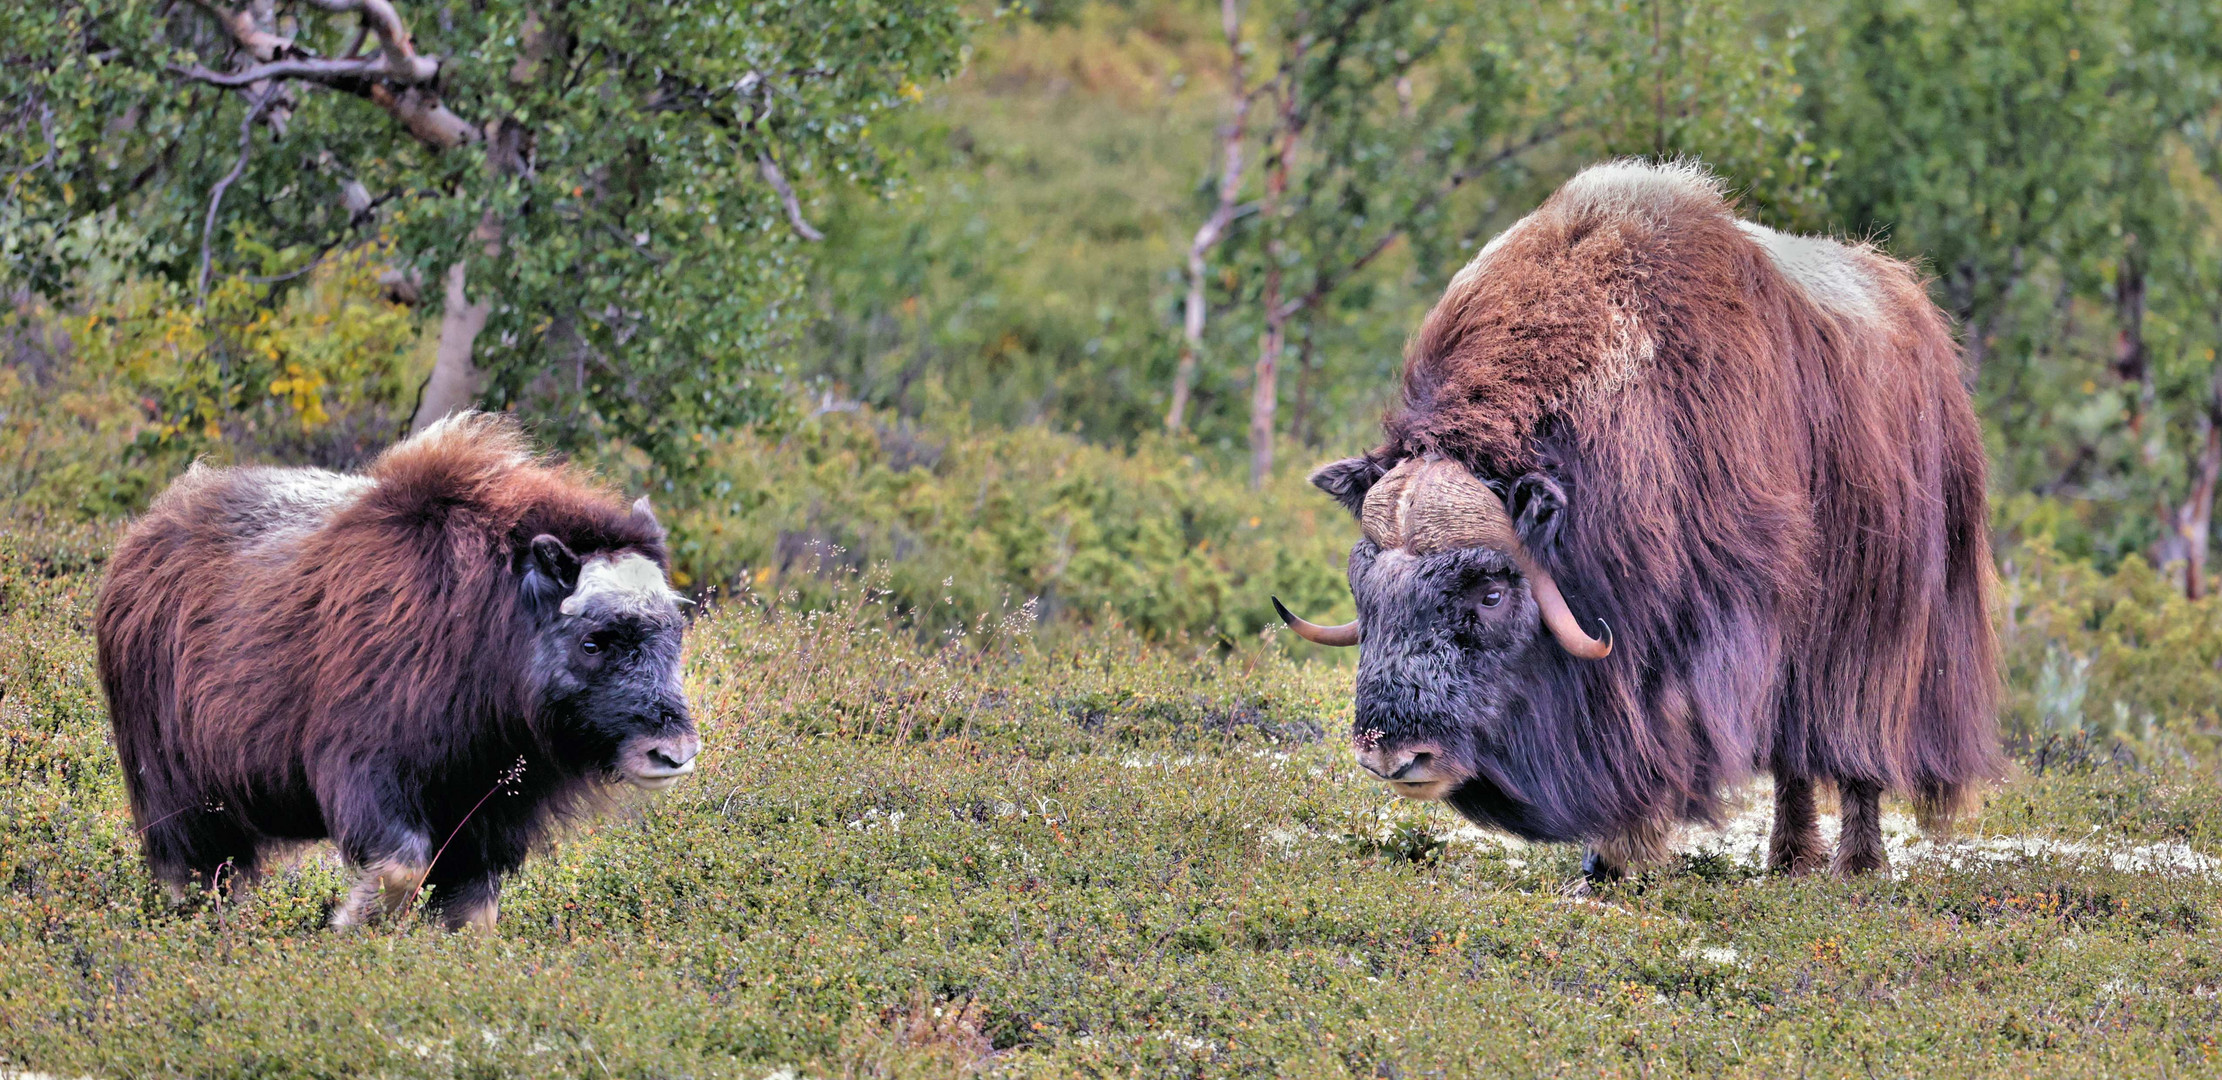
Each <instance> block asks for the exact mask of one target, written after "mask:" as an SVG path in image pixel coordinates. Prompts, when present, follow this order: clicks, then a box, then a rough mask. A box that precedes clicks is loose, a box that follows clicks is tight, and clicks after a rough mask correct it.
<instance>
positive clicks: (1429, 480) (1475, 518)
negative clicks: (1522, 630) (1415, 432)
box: [1359, 454, 1612, 660]
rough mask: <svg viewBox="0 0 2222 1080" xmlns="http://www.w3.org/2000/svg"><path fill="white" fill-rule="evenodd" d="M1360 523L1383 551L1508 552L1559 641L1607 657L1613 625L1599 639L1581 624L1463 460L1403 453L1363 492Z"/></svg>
mask: <svg viewBox="0 0 2222 1080" xmlns="http://www.w3.org/2000/svg"><path fill="white" fill-rule="evenodd" d="M1359 527H1360V528H1361V529H1362V530H1363V531H1364V532H1365V534H1366V537H1367V539H1370V540H1372V541H1373V542H1374V543H1375V544H1378V545H1380V546H1381V547H1382V549H1384V550H1387V549H1391V548H1403V549H1404V550H1406V551H1409V552H1411V553H1412V554H1414V555H1432V554H1435V553H1436V552H1439V551H1454V550H1457V549H1460V548H1473V547H1487V548H1494V549H1496V550H1498V551H1502V552H1504V553H1506V554H1508V555H1510V556H1512V561H1513V563H1514V564H1516V565H1517V566H1519V568H1520V573H1521V575H1522V576H1524V577H1526V578H1527V579H1528V587H1529V590H1530V591H1531V592H1533V593H1534V595H1535V606H1536V607H1537V608H1539V609H1540V610H1541V612H1542V615H1543V625H1544V626H1546V627H1548V628H1550V631H1551V636H1552V637H1555V638H1557V639H1558V643H1559V645H1560V646H1562V647H1563V648H1565V649H1566V651H1567V652H1569V653H1572V654H1574V655H1575V656H1579V657H1581V658H1582V659H1584V660H1602V659H1604V658H1605V657H1606V656H1609V655H1611V653H1612V628H1611V627H1609V626H1608V627H1606V628H1605V636H1604V637H1603V638H1602V639H1599V638H1593V637H1590V636H1589V635H1588V634H1587V633H1585V632H1584V631H1583V630H1582V624H1581V623H1580V622H1579V621H1577V620H1576V619H1575V618H1574V612H1573V610H1572V609H1571V608H1568V607H1567V606H1566V596H1565V594H1563V593H1561V592H1559V588H1558V582H1556V581H1553V580H1552V579H1551V575H1550V574H1549V573H1548V572H1546V571H1545V570H1544V569H1543V567H1542V566H1540V565H1539V564H1537V563H1536V561H1535V557H1534V556H1533V555H1531V554H1529V553H1528V547H1527V544H1526V543H1525V542H1523V541H1522V540H1521V539H1520V533H1519V531H1518V530H1517V529H1515V528H1513V525H1512V517H1511V515H1510V514H1508V513H1506V512H1505V507H1504V500H1502V499H1500V498H1498V497H1497V493H1496V492H1495V491H1493V490H1491V489H1490V487H1489V485H1487V484H1484V483H1482V482H1481V480H1480V479H1479V478H1477V477H1475V476H1474V474H1473V473H1471V472H1468V471H1467V469H1466V467H1465V466H1464V465H1461V464H1459V463H1458V462H1456V461H1453V460H1451V459H1449V458H1446V457H1441V456H1439V455H1435V454H1429V455H1426V456H1425V457H1417V458H1408V459H1406V460H1405V461H1404V462H1403V463H1402V464H1400V465H1398V466H1397V467H1396V468H1394V469H1391V470H1389V472H1388V474H1387V475H1385V476H1383V477H1382V478H1381V479H1380V480H1379V481H1376V482H1375V483H1374V485H1373V487H1372V489H1371V490H1369V491H1368V492H1367V493H1366V503H1365V507H1364V509H1363V510H1362V511H1361V512H1360V513H1359Z"/></svg>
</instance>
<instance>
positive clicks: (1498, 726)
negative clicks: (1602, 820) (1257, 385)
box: [1274, 455, 1612, 819]
mask: <svg viewBox="0 0 2222 1080" xmlns="http://www.w3.org/2000/svg"><path fill="white" fill-rule="evenodd" d="M1312 482H1313V483H1314V484H1316V485H1318V486H1319V487H1320V488H1322V489H1324V490H1325V491H1327V492H1328V493H1329V494H1331V495H1334V496H1335V497H1336V498H1337V499H1339V500H1341V501H1342V503H1343V504H1344V505H1345V506H1347V507H1349V508H1350V510H1351V511H1352V512H1354V513H1356V514H1357V515H1358V522H1359V527H1360V531H1361V532H1363V533H1364V536H1363V538H1361V539H1360V540H1359V541H1358V542H1357V543H1356V544H1355V545H1353V546H1352V547H1351V549H1350V591H1351V593H1352V595H1353V596H1355V597H1356V598H1357V601H1358V618H1357V620H1356V621H1355V622H1350V623H1346V624H1344V625H1341V626H1315V625H1313V624H1311V623H1308V622H1305V621H1304V620H1302V619H1299V618H1297V617H1296V616H1294V615H1292V614H1290V613H1289V611H1288V609H1287V608H1283V607H1280V601H1278V600H1276V601H1274V605H1275V607H1276V608H1278V609H1279V610H1280V612H1281V617H1282V618H1284V619H1286V620H1287V621H1288V623H1289V625H1290V626H1291V627H1293V628H1294V629H1295V630H1296V632H1297V633H1298V634H1300V635H1302V636H1303V637H1304V638H1305V639H1306V640H1309V641H1314V642H1318V643H1319V644H1322V645H1360V646H1362V649H1361V651H1360V653H1359V658H1358V686H1357V695H1356V717H1355V720H1354V722H1353V724H1352V740H1353V743H1354V745H1355V747H1356V749H1357V755H1358V763H1359V764H1360V765H1362V766H1364V767H1365V769H1366V771H1367V772H1369V773H1372V774H1373V775H1374V776H1376V777H1379V778H1380V779H1381V780H1383V781H1384V782H1386V783H1388V784H1389V786H1390V787H1391V788H1392V789H1393V790H1395V791H1396V792H1397V793H1398V794H1400V795H1403V796H1405V797H1407V798H1413V799H1425V800H1434V799H1441V798H1445V797H1447V796H1451V795H1453V794H1454V793H1459V792H1461V789H1466V788H1469V785H1471V788H1472V789H1471V790H1466V791H1464V792H1463V794H1462V795H1461V797H1460V799H1459V801H1460V802H1461V804H1462V805H1461V808H1462V809H1463V808H1465V807H1464V806H1463V803H1464V802H1466V801H1468V800H1469V799H1479V800H1482V801H1484V802H1487V803H1492V804H1499V805H1498V806H1497V807H1496V808H1494V809H1492V810H1490V811H1488V812H1487V816H1490V817H1494V818H1498V819H1504V818H1507V817H1516V816H1517V812H1516V811H1513V810H1511V809H1510V808H1508V807H1505V806H1503V805H1501V804H1503V803H1505V802H1507V801H1510V802H1517V801H1518V800H1519V792H1517V791H1516V790H1506V788H1508V787H1510V786H1511V785H1509V784H1508V783H1507V782H1506V780H1505V779H1504V778H1503V777H1501V776H1493V775H1492V773H1493V772H1495V770H1494V769H1492V768H1491V766H1490V764H1489V761H1490V758H1491V754H1490V752H1489V751H1490V749H1491V748H1492V747H1494V746H1497V745H1500V744H1502V743H1503V742H1504V741H1505V740H1504V736H1505V734H1506V733H1507V731H1508V728H1509V726H1510V725H1513V724H1517V723H1519V722H1521V719H1522V718H1523V717H1524V716H1525V715H1527V710H1528V709H1529V707H1530V702H1529V701H1528V694H1527V689H1528V686H1529V684H1530V683H1532V681H1533V679H1534V678H1535V676H1536V673H1537V671H1538V670H1539V668H1541V667H1544V666H1548V665H1550V664H1562V663H1563V661H1562V660H1559V659H1558V658H1557V657H1545V656H1543V655H1541V652H1542V651H1543V650H1561V651H1563V652H1564V653H1568V654H1572V655H1573V656H1575V657H1580V658H1582V659H1584V660H1596V659H1602V658H1603V657H1604V656H1606V655H1607V654H1608V653H1610V652H1611V651H1612V637H1611V634H1610V632H1609V631H1606V632H1605V633H1604V636H1602V637H1597V638H1593V637H1591V636H1590V635H1589V634H1588V633H1586V632H1585V631H1584V630H1583V629H1582V626H1581V623H1580V622H1578V621H1577V620H1576V619H1575V617H1574V613H1573V612H1572V611H1571V610H1570V609H1569V608H1568V607H1567V603H1566V598H1565V597H1564V596H1563V595H1561V594H1560V592H1559V588H1558V584H1557V582H1555V581H1553V580H1552V579H1551V575H1550V574H1549V573H1547V572H1545V571H1544V569H1543V568H1542V567H1541V566H1540V565H1539V564H1538V563H1537V562H1536V560H1535V557H1534V555H1533V554H1532V552H1533V551H1534V550H1537V549H1540V548H1541V547H1542V546H1543V545H1545V544H1548V543H1550V542H1551V540H1552V538H1553V537H1554V535H1555V533H1556V530H1557V528H1558V525H1559V522H1560V519H1561V515H1562V511H1563V509H1564V494H1563V493H1562V492H1561V491H1560V489H1559V486H1558V484H1557V483H1555V482H1554V481H1552V480H1551V479H1549V478H1548V477H1544V476H1541V475H1531V476H1527V477H1524V478H1522V479H1521V480H1519V481H1518V482H1516V483H1513V484H1511V485H1509V488H1510V490H1509V491H1505V490H1504V489H1502V488H1500V487H1494V486H1492V485H1490V484H1488V483H1485V482H1483V481H1482V480H1481V479H1479V478H1477V477H1475V476H1474V475H1473V473H1471V472H1469V471H1467V469H1466V468H1465V466H1463V465H1460V464H1459V463H1457V462H1455V461H1452V460H1449V459H1447V458H1442V457H1436V456H1432V455H1431V456H1428V457H1422V458H1411V459H1407V460H1405V461H1403V462H1401V463H1399V464H1398V465H1397V466H1396V467H1395V468H1392V469H1389V470H1387V471H1386V472H1384V471H1383V470H1382V468H1381V467H1380V466H1379V465H1377V464H1375V463H1373V462H1371V461H1368V460H1367V459H1364V458H1352V459H1349V460H1347V461H1339V462H1336V463H1334V464H1332V465H1328V466H1325V467H1323V468H1321V469H1319V470H1318V471H1317V472H1315V473H1314V474H1313V476H1312ZM1508 502H1509V503H1510V506H1509V508H1508V506H1507V503H1508ZM1477 779H1478V780H1480V781H1483V783H1480V784H1474V783H1473V782H1474V781H1476V780H1477Z"/></svg>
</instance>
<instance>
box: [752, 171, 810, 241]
mask: <svg viewBox="0 0 2222 1080" xmlns="http://www.w3.org/2000/svg"><path fill="white" fill-rule="evenodd" d="M756 171H757V172H758V173H759V174H761V175H762V176H763V177H764V182H765V183H767V184H770V185H771V186H772V190H773V191H776V192H778V193H779V201H780V204H781V205H783V206H785V207H786V208H787V227H788V228H791V229H793V230H794V231H795V235H796V236H799V237H802V238H803V239H805V240H810V241H818V240H823V239H825V238H826V234H824V233H822V232H819V231H818V230H817V229H815V228H813V227H811V224H810V222H808V221H806V220H804V219H803V216H802V200H800V199H797V198H795V189H794V187H793V186H792V185H790V184H788V183H787V174H786V173H783V172H781V171H779V163H778V162H776V161H773V160H772V156H771V154H770V152H769V151H764V150H758V151H757V152H756Z"/></svg>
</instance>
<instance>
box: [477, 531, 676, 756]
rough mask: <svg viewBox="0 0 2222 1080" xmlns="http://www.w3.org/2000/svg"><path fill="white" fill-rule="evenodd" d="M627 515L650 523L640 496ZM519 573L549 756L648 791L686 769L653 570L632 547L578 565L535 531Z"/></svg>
mask: <svg viewBox="0 0 2222 1080" xmlns="http://www.w3.org/2000/svg"><path fill="white" fill-rule="evenodd" d="M633 512H634V513H635V514H636V515H643V516H649V517H650V521H651V522H653V516H652V515H650V514H649V510H648V500H647V499H642V500H640V502H638V503H636V504H634V507H633ZM659 532H660V530H659ZM521 570H522V574H523V585H522V587H523V589H524V593H525V598H526V601H527V602H526V605H525V606H526V608H527V610H528V611H530V612H531V615H532V617H533V618H534V619H535V620H536V624H535V627H534V632H533V639H532V659H531V683H532V685H533V687H534V688H535V690H536V695H535V703H536V706H537V707H536V710H535V726H536V727H537V728H538V733H539V736H540V738H541V739H542V740H544V741H545V742H546V743H547V744H548V745H549V747H550V749H551V750H552V751H553V752H554V753H555V755H556V757H557V758H558V760H560V761H562V762H563V764H564V765H565V766H567V767H569V768H571V769H575V770H578V771H580V772H598V773H600V774H602V775H604V776H607V777H609V778H611V779H622V780H624V781H627V782H629V783H632V784H634V785H636V786H639V787H643V788H647V789H650V790H660V789H662V788H666V787H669V786H671V785H672V784H674V783H677V782H678V780H679V778H680V777H682V776H685V775H687V774H688V773H691V772H693V771H694V756H695V752H696V751H697V750H698V749H700V747H701V740H699V739H697V738H696V737H695V733H694V719H693V717H692V716H690V715H689V714H688V711H687V699H686V695H685V692H684V691H683V690H682V689H681V687H680V684H679V640H680V634H681V632H682V631H683V630H684V628H685V625H686V620H685V619H684V618H682V617H681V616H680V614H679V605H680V603H681V600H680V597H679V594H677V593H675V592H673V591H672V590H671V587H670V586H669V585H667V584H665V583H664V572H663V568H662V567H661V566H659V565H657V563H656V561H655V560H653V559H651V558H649V557H648V556H646V555H643V554H641V553H639V552H638V551H633V550H621V551H618V552H602V553H595V554H592V555H589V556H587V557H586V558H584V559H581V558H580V557H579V556H578V555H577V554H575V553H574V552H573V551H572V550H571V548H570V547H569V546H567V545H565V544H564V542H563V541H562V540H560V539H557V538H556V537H554V536H550V535H547V534H541V535H539V536H536V537H534V538H533V540H532V545H531V549H530V550H529V551H528V552H527V553H526V554H525V557H524V559H523V566H522V568H521Z"/></svg>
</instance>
